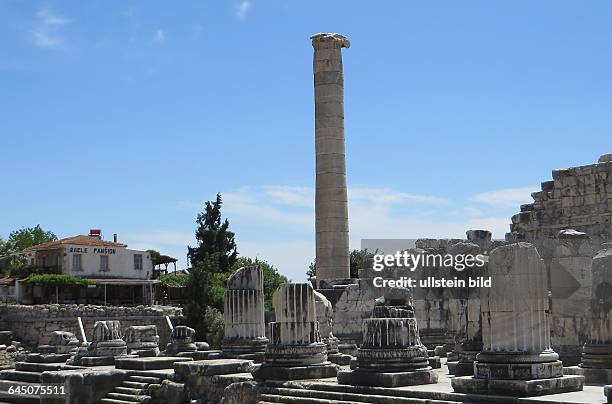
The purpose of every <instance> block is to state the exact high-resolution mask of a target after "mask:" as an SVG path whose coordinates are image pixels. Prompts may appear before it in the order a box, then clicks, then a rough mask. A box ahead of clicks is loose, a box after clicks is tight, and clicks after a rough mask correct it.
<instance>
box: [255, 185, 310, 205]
mask: <svg viewBox="0 0 612 404" xmlns="http://www.w3.org/2000/svg"><path fill="white" fill-rule="evenodd" d="M264 192H265V194H266V195H267V196H269V197H270V198H272V199H273V200H275V201H277V202H280V203H283V204H286V205H291V206H303V207H313V206H314V189H313V188H311V187H292V186H287V185H269V186H266V187H264Z"/></svg>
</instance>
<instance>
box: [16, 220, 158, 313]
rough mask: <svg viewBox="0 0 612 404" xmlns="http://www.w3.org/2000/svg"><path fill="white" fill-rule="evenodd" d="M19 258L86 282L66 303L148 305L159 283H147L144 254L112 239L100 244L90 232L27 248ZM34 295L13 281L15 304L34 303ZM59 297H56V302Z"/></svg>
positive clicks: (148, 269)
mask: <svg viewBox="0 0 612 404" xmlns="http://www.w3.org/2000/svg"><path fill="white" fill-rule="evenodd" d="M22 256H23V257H24V258H25V259H26V260H27V263H26V265H27V266H29V267H37V268H42V269H44V270H47V271H49V272H52V273H60V274H65V275H75V276H80V277H83V278H87V279H88V280H89V281H90V283H91V284H92V285H91V286H90V287H88V288H86V289H87V290H84V291H83V290H81V291H80V292H78V291H76V292H75V291H72V292H71V294H69V295H68V297H67V299H68V300H73V301H74V302H81V301H89V300H90V299H92V298H97V299H98V300H99V301H100V302H102V301H103V302H104V303H105V304H106V303H107V302H117V303H125V304H130V303H133V304H142V303H144V304H147V303H149V304H150V303H151V302H152V300H153V294H154V292H155V291H154V285H155V284H157V283H159V281H157V280H151V275H152V273H153V265H152V262H151V256H150V254H149V253H148V252H147V251H141V250H130V249H128V248H127V244H123V243H118V242H117V241H116V237H115V240H114V241H108V240H103V239H102V237H101V232H100V231H99V230H91V231H90V234H89V235H88V236H84V235H80V236H74V237H68V238H63V239H61V240H57V241H52V242H49V243H43V244H38V245H35V246H32V247H29V248H27V249H25V250H24V251H23V253H22ZM92 287H93V288H94V290H91V289H92ZM36 292H37V291H36V289H35V288H32V287H31V286H27V285H26V284H25V283H24V280H17V285H16V290H15V291H14V293H15V295H16V296H15V297H16V300H17V301H24V302H26V303H27V302H29V301H30V300H32V301H33V302H36V301H37V296H36V295H37V293H36ZM77 292H78V293H77ZM92 295H93V296H92ZM61 297H62V296H59V297H57V296H56V298H58V299H59V298H61Z"/></svg>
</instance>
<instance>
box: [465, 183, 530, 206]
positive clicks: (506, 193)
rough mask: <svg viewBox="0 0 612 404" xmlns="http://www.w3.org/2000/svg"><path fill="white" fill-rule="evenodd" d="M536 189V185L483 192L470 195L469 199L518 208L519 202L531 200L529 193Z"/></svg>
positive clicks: (486, 203)
mask: <svg viewBox="0 0 612 404" xmlns="http://www.w3.org/2000/svg"><path fill="white" fill-rule="evenodd" d="M537 189H538V188H537V187H524V188H506V189H500V190H497V191H489V192H483V193H480V194H477V195H474V196H472V197H471V198H470V201H472V202H477V203H482V204H485V205H491V206H496V207H517V208H518V206H519V205H520V204H523V203H529V202H532V198H531V193H532V192H534V191H536V190H537Z"/></svg>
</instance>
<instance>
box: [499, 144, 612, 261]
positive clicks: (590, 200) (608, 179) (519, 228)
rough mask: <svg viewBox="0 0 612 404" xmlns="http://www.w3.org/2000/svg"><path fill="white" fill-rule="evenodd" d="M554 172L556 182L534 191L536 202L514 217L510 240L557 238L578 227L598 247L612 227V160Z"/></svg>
mask: <svg viewBox="0 0 612 404" xmlns="http://www.w3.org/2000/svg"><path fill="white" fill-rule="evenodd" d="M607 156H609V155H604V156H602V157H600V159H599V161H598V163H597V164H591V165H586V166H580V167H572V168H567V169H564V170H555V171H553V173H552V175H553V181H546V182H543V183H542V186H541V190H540V191H537V192H533V193H532V194H531V196H532V198H533V200H534V202H533V203H530V204H525V205H522V206H521V212H520V213H518V214H516V215H514V216H512V224H511V225H510V233H508V234H507V235H506V238H507V239H508V240H510V241H521V240H525V241H532V240H538V239H546V238H554V237H555V235H556V234H557V233H558V232H559V231H560V230H562V229H570V228H571V229H576V230H578V231H581V232H584V233H587V234H589V235H590V236H591V237H592V238H593V242H594V245H595V246H596V249H598V247H599V246H600V245H601V244H602V243H603V242H605V241H606V240H608V239H610V235H611V234H610V233H611V230H612V227H611V224H612V161H610V159H609V158H608V157H607Z"/></svg>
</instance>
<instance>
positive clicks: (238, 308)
mask: <svg viewBox="0 0 612 404" xmlns="http://www.w3.org/2000/svg"><path fill="white" fill-rule="evenodd" d="M263 281H264V279H263V272H262V271H261V269H259V268H257V267H254V266H253V267H245V268H240V269H239V270H237V271H236V272H234V274H232V276H231V277H230V278H229V279H228V281H227V291H226V292H225V302H224V311H223V317H224V319H225V337H224V339H223V342H222V344H221V349H222V351H223V356H224V357H226V358H241V359H252V360H255V361H256V362H261V361H262V360H263V355H264V351H265V348H266V344H267V343H268V339H267V338H266V332H265V322H264V287H263Z"/></svg>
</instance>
